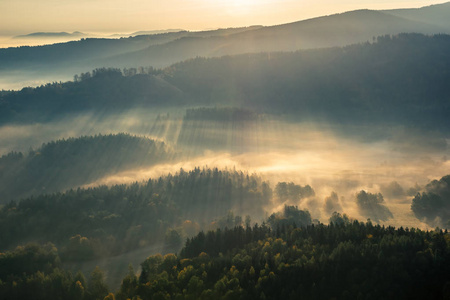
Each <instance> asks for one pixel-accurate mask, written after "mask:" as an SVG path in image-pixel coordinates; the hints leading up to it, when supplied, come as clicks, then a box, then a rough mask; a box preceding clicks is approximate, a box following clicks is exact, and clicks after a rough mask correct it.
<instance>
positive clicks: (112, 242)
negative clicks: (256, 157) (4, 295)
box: [0, 168, 270, 261]
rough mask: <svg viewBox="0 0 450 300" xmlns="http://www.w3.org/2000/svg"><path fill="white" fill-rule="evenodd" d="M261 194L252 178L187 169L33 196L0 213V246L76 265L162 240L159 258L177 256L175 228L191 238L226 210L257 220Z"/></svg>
mask: <svg viewBox="0 0 450 300" xmlns="http://www.w3.org/2000/svg"><path fill="white" fill-rule="evenodd" d="M267 188H268V186H267V185H266V184H265V183H264V182H262V180H261V178H260V177H258V176H256V175H248V174H246V173H243V172H238V171H228V170H218V169H200V168H195V169H194V170H192V171H190V172H185V171H184V170H180V172H179V173H177V174H175V175H171V174H169V175H167V176H164V177H160V178H158V179H150V180H148V181H147V182H145V183H142V184H137V183H136V184H131V185H128V186H127V185H116V186H112V187H106V186H100V187H96V188H89V189H77V190H69V191H67V192H65V193H57V194H48V195H40V196H38V197H33V198H28V199H24V200H22V201H20V202H11V203H9V204H8V205H6V206H4V207H3V208H2V209H1V210H0V245H1V247H2V249H7V248H10V247H14V246H16V245H18V244H21V243H23V241H30V240H34V241H38V242H47V241H51V242H53V243H55V244H56V245H57V246H58V247H60V248H61V256H62V258H63V260H78V261H79V260H89V259H92V258H95V257H101V256H108V255H116V254H119V253H124V252H127V251H130V250H132V249H136V248H138V247H142V246H146V245H150V244H155V243H162V242H163V241H164V240H165V241H166V246H167V247H168V248H167V251H178V249H179V248H180V247H181V242H182V239H183V238H184V237H182V231H181V230H179V229H178V226H181V228H183V229H187V231H190V232H191V234H195V233H196V232H197V230H198V229H199V228H200V225H198V224H199V223H200V224H202V226H203V227H208V226H210V222H211V221H213V220H217V219H219V218H220V217H221V216H223V215H227V214H229V212H230V210H237V211H240V212H242V213H248V214H252V215H256V216H258V215H263V210H262V207H264V206H265V205H267V204H268V203H269V201H270V199H269V198H267V197H266V196H264V191H265V190H266V189H267ZM269 189H270V187H269ZM231 215H232V222H233V226H234V224H236V225H241V223H242V219H240V217H235V216H234V214H232V213H231ZM205 216H207V218H205ZM218 223H221V221H220V219H219V221H218ZM189 224H192V226H188V225H189ZM195 224H197V225H195ZM223 225H225V226H226V225H227V224H223ZM191 227H192V228H191ZM166 233H167V235H166Z"/></svg>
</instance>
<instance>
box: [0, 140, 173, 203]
mask: <svg viewBox="0 0 450 300" xmlns="http://www.w3.org/2000/svg"><path fill="white" fill-rule="evenodd" d="M174 155H175V153H174V150H173V149H171V148H170V147H168V146H167V145H165V144H164V143H163V142H160V141H155V140H151V139H148V138H144V137H137V136H131V135H129V134H124V133H122V134H114V135H113V134H110V135H96V136H84V137H80V138H69V139H62V140H57V141H52V142H49V143H44V144H43V145H42V146H41V147H39V148H37V149H30V150H29V151H28V152H26V153H22V152H15V151H14V152H10V153H7V154H5V155H3V156H1V157H0V203H7V202H9V201H10V200H12V199H20V198H22V197H28V196H30V195H33V194H34V195H38V194H42V193H51V192H56V191H64V190H66V189H69V188H72V187H77V186H81V185H83V184H88V183H91V182H92V181H94V180H96V179H99V178H101V177H103V176H105V175H108V174H110V173H117V172H118V171H121V170H124V169H130V168H137V167H145V166H151V165H155V164H157V163H161V162H164V161H167V160H169V159H173V158H174Z"/></svg>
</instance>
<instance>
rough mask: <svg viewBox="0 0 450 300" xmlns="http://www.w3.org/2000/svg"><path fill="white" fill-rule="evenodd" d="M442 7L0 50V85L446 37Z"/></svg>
mask: <svg viewBox="0 0 450 300" xmlns="http://www.w3.org/2000/svg"><path fill="white" fill-rule="evenodd" d="M446 5H447V4H443V5H441V6H433V9H428V8H424V9H421V10H417V11H414V12H411V11H407V12H401V11H397V10H396V11H387V12H383V11H371V10H357V11H350V12H347V13H342V14H335V15H329V16H323V17H318V18H313V19H309V20H303V21H299V22H294V23H289V24H281V25H276V26H265V27H262V26H250V27H242V28H227V29H218V30H210V31H200V32H188V31H179V32H166V33H160V34H151V35H138V36H134V37H128V38H121V39H95V38H88V39H82V40H80V41H72V42H68V43H60V44H54V45H47V46H39V47H19V48H7V49H0V72H1V73H0V84H3V85H5V86H7V85H8V84H12V83H14V84H15V85H17V84H18V83H20V82H21V81H23V82H25V81H27V80H28V81H29V80H31V79H33V80H37V79H46V80H48V79H47V78H50V77H51V78H58V79H59V80H61V79H68V78H70V76H71V74H75V73H80V72H86V71H88V70H91V69H94V68H101V67H119V68H124V67H139V66H153V67H156V68H162V67H167V66H169V65H170V64H173V63H175V62H178V61H182V60H185V59H189V58H194V57H197V56H204V57H217V56H222V55H234V54H242V53H259V52H266V51H293V50H298V49H311V48H321V47H335V46H345V45H348V44H352V43H360V42H366V41H372V39H373V37H376V36H379V35H386V34H399V33H423V34H437V33H450V27H449V26H448V24H447V23H446V22H445V21H442V20H443V19H444V17H443V16H444V15H445V14H444V13H443V11H445V9H446V7H447V6H448V5H447V6H446ZM441 8H442V9H441ZM435 16H436V18H435ZM433 20H436V22H435V23H434V22H432V21H433ZM11 70H15V71H16V72H15V78H14V81H13V82H12V81H11V80H12V79H11V78H3V80H2V77H5V76H6V73H5V72H7V71H11ZM56 75H59V77H55V76H56ZM37 77H38V78H37ZM8 80H9V81H8Z"/></svg>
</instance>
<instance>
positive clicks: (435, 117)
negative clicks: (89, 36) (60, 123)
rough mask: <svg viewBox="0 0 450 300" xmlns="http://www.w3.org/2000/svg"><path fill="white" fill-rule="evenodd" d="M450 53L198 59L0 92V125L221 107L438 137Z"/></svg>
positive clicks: (381, 41) (394, 40)
mask: <svg viewBox="0 0 450 300" xmlns="http://www.w3.org/2000/svg"><path fill="white" fill-rule="evenodd" d="M448 49H450V37H449V36H447V35H434V36H424V35H420V34H399V35H396V36H392V37H391V36H381V37H378V38H377V40H376V42H375V43H372V44H370V43H365V44H356V45H352V46H346V47H343V48H329V49H316V50H304V51H297V52H292V53H261V54H246V55H238V56H226V57H221V58H196V59H191V60H188V61H185V62H181V63H177V64H174V65H172V66H170V67H168V68H166V69H162V70H159V71H157V72H156V73H152V74H136V75H133V76H123V75H122V74H121V72H119V71H117V70H114V69H113V70H107V69H105V70H101V71H96V72H95V74H94V76H91V77H89V78H86V79H85V80H81V81H80V82H66V83H61V84H59V83H58V84H53V85H48V86H43V87H39V88H36V89H31V88H27V89H23V90H22V91H18V92H11V93H2V94H1V101H0V106H1V112H2V115H1V120H2V122H4V123H7V122H30V121H45V120H50V119H54V118H56V117H57V116H61V114H67V113H69V112H70V113H73V112H80V111H97V112H98V111H101V112H105V111H106V112H108V111H114V110H117V109H125V108H135V107H142V108H145V107H147V108H148V107H154V106H155V105H156V106H164V107H171V106H173V105H187V106H199V105H201V106H214V105H219V104H220V105H230V106H235V107H243V108H249V109H251V110H254V111H255V110H256V111H257V112H264V113H270V114H282V115H285V116H286V117H287V118H288V119H291V120H296V121H300V120H301V121H306V120H310V121H311V120H316V121H318V120H319V121H320V120H326V121H327V122H331V123H333V122H337V123H340V124H380V123H383V124H401V125H408V126H411V127H413V128H422V129H435V130H439V131H443V130H445V128H448V127H449V126H450V125H449V123H448V118H447V116H448V115H449V107H448V105H447V104H446V103H447V102H448V101H447V95H448V93H449V92H450V91H449V87H448V85H447V84H445V82H447V81H448V80H449V78H448V77H449V75H448V72H447V71H446V70H447V66H448V64H449V63H450V54H449V53H450V51H448ZM151 72H155V71H151Z"/></svg>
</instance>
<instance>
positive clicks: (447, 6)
mask: <svg viewBox="0 0 450 300" xmlns="http://www.w3.org/2000/svg"><path fill="white" fill-rule="evenodd" d="M383 12H385V13H388V14H391V15H394V16H398V17H402V18H405V19H408V20H413V21H417V22H423V23H426V24H432V25H436V26H440V27H442V28H443V29H444V30H445V31H444V32H448V30H449V28H450V2H446V3H442V4H436V5H431V6H425V7H421V8H409V9H393V10H385V11H383Z"/></svg>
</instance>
